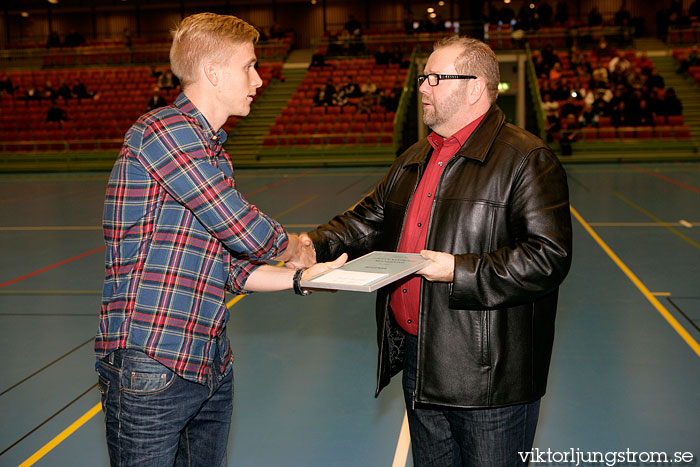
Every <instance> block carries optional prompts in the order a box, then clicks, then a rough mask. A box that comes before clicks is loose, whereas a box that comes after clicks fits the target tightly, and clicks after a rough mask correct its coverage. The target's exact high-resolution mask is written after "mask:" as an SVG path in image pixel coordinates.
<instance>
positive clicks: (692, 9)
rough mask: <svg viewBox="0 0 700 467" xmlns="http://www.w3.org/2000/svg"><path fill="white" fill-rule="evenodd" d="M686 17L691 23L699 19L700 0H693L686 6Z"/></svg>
mask: <svg viewBox="0 0 700 467" xmlns="http://www.w3.org/2000/svg"><path fill="white" fill-rule="evenodd" d="M688 17H689V18H690V22H691V23H696V22H698V21H700V0H694V1H693V3H691V4H690V6H689V7H688Z"/></svg>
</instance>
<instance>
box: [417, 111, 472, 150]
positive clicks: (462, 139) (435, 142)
mask: <svg viewBox="0 0 700 467" xmlns="http://www.w3.org/2000/svg"><path fill="white" fill-rule="evenodd" d="M485 116H486V113H484V114H483V115H482V116H481V117H479V118H477V119H476V120H474V121H473V122H471V123H470V124H468V125H467V126H465V127H464V128H462V129H461V130H459V131H458V132H457V133H455V134H454V135H452V136H450V137H449V138H443V137H442V136H440V135H438V134H437V133H435V132H434V131H433V132H431V133H430V134H429V135H428V142H429V143H430V145H431V146H432V147H433V149H434V150H435V151H438V152H439V151H440V150H441V149H442V146H443V145H445V144H447V145H453V144H455V145H456V146H457V149H455V151H454V153H455V154H456V153H457V151H459V148H461V147H462V146H464V143H466V142H467V140H468V139H469V137H470V136H471V135H472V133H474V130H475V129H476V127H477V126H479V123H481V121H482V120H483V119H484V117H485Z"/></svg>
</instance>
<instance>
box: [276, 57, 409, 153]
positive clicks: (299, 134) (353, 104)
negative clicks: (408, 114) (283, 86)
mask: <svg viewBox="0 0 700 467" xmlns="http://www.w3.org/2000/svg"><path fill="white" fill-rule="evenodd" d="M407 73H408V70H406V69H404V68H401V67H400V66H399V65H398V64H390V65H384V64H377V63H376V61H375V59H374V58H352V59H345V60H328V61H327V62H326V64H325V65H324V66H321V67H313V68H311V69H310V70H308V71H307V73H306V75H305V76H304V78H303V79H302V82H301V84H300V85H299V87H298V88H297V90H296V91H295V92H294V93H293V95H292V98H291V99H290V100H289V101H288V102H287V105H286V106H285V107H284V108H283V109H282V111H281V115H279V116H278V117H277V118H276V119H275V123H274V124H273V125H271V126H270V128H269V130H268V132H267V134H266V135H265V136H264V137H263V147H266V148H268V147H274V146H288V145H290V144H297V142H298V141H300V144H301V145H308V144H312V145H316V144H329V145H343V144H347V145H363V144H368V145H375V144H384V145H389V144H393V133H394V118H395V116H396V114H395V112H393V111H387V109H386V107H385V106H383V105H374V106H373V107H372V112H371V113H361V112H360V109H359V107H358V105H357V104H358V103H359V98H356V97H355V98H350V99H348V103H347V105H344V106H338V105H329V106H317V105H314V102H313V96H314V94H315V92H316V90H317V89H318V88H323V87H324V86H325V85H326V83H327V82H328V80H331V82H332V84H333V85H334V86H340V85H343V84H345V83H346V81H347V80H348V79H350V80H352V81H353V82H355V83H356V84H358V85H362V84H365V83H366V82H368V81H369V82H372V83H373V84H375V85H376V86H377V91H378V92H379V91H384V92H390V91H391V90H392V89H394V88H403V86H404V83H405V81H406V76H407Z"/></svg>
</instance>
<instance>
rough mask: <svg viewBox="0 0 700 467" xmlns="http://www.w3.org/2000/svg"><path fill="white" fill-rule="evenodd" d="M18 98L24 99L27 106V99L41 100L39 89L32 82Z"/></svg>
mask: <svg viewBox="0 0 700 467" xmlns="http://www.w3.org/2000/svg"><path fill="white" fill-rule="evenodd" d="M18 99H20V100H23V101H25V103H26V104H27V106H29V101H39V102H41V91H40V90H39V89H38V87H37V85H36V84H34V83H32V84H31V85H30V86H29V87H28V88H27V90H26V91H24V95H23V96H21V97H18Z"/></svg>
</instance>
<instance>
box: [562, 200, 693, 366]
mask: <svg viewBox="0 0 700 467" xmlns="http://www.w3.org/2000/svg"><path fill="white" fill-rule="evenodd" d="M570 208H571V213H572V214H573V215H574V217H576V219H578V221H579V222H580V223H581V225H582V226H583V228H584V229H586V231H588V233H589V234H590V235H591V237H593V239H594V240H595V241H596V242H598V245H600V247H601V248H602V249H603V251H605V253H607V254H608V256H609V257H610V259H612V260H613V262H615V264H617V266H618V267H619V268H620V269H621V270H622V272H624V273H625V275H626V276H627V277H628V278H629V279H630V280H631V281H632V283H633V284H634V285H636V286H637V288H638V289H639V291H640V292H642V294H643V295H644V296H645V297H646V299H647V300H649V303H651V304H652V305H653V306H654V308H656V311H658V312H659V313H660V314H661V316H663V317H664V319H665V320H666V321H667V322H668V324H670V325H671V327H672V328H673V329H674V330H675V331H676V332H677V333H678V334H679V335H680V336H681V338H683V340H684V341H685V342H686V344H688V345H689V346H690V348H691V349H693V351H694V352H695V353H696V354H697V355H698V357H700V344H698V343H697V341H696V340H695V339H693V337H692V336H691V335H690V334H688V331H686V330H685V328H684V327H683V326H681V325H680V323H679V322H678V321H677V320H676V318H674V317H673V315H671V313H669V311H668V310H667V309H666V308H665V307H664V306H663V305H662V304H661V302H659V300H658V299H657V298H656V297H655V296H654V294H652V293H651V292H650V291H649V289H648V288H647V287H646V286H645V285H644V284H643V283H642V281H640V280H639V278H638V277H637V276H636V275H635V274H634V273H633V272H632V271H631V270H630V269H629V268H628V267H627V266H626V265H625V263H623V262H622V260H621V259H620V258H619V257H618V256H617V255H616V254H615V253H614V252H613V251H612V250H611V249H610V247H609V246H608V245H607V244H606V243H605V242H604V241H603V239H602V238H600V237H599V236H598V234H597V233H596V232H595V230H593V228H591V226H590V225H588V223H587V222H586V221H585V220H584V219H583V217H581V215H580V214H579V213H578V211H576V209H574V207H573V206H570Z"/></svg>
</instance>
